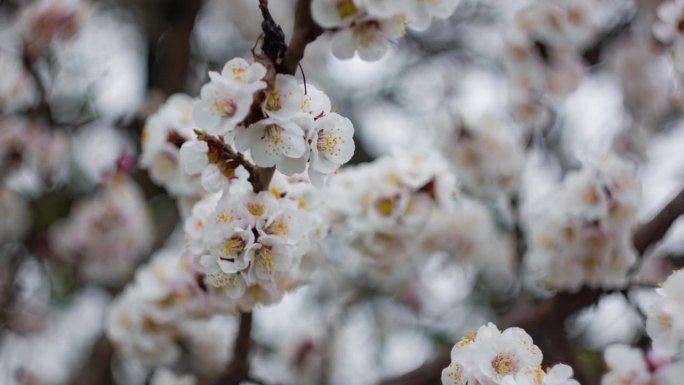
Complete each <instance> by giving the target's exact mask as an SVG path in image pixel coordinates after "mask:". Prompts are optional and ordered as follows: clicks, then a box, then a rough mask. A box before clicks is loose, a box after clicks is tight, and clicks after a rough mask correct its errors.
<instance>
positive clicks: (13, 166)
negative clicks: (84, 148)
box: [0, 117, 70, 195]
mask: <svg viewBox="0 0 684 385" xmlns="http://www.w3.org/2000/svg"><path fill="white" fill-rule="evenodd" d="M69 149H70V145H69V139H68V136H67V135H66V133H64V132H63V131H58V130H54V129H50V128H48V127H47V126H45V125H42V124H39V123H32V122H29V121H28V120H24V119H20V118H13V117H9V118H5V119H3V120H0V179H4V181H5V182H6V183H7V185H8V186H9V187H11V188H13V189H15V190H18V191H21V192H23V193H26V194H29V195H37V194H39V193H41V192H43V191H44V190H47V189H51V188H54V187H57V186H59V185H61V184H62V183H64V182H65V181H66V179H67V177H68V176H69V173H68V171H69V170H68V167H67V165H68V161H69V159H68V156H69Z"/></svg>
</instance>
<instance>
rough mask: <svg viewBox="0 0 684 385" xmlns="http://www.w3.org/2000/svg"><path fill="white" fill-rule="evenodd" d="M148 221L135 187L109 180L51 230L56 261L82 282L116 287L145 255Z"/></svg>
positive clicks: (149, 229)
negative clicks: (75, 272)
mask: <svg viewBox="0 0 684 385" xmlns="http://www.w3.org/2000/svg"><path fill="white" fill-rule="evenodd" d="M152 241H153V228H152V222H151V219H150V216H149V213H148V212H147V207H146V206H145V200H144V196H143V194H142V191H141V190H140V188H139V187H138V186H137V185H136V184H135V183H134V182H133V181H131V180H129V179H128V178H126V177H125V176H123V175H115V176H113V177H112V178H110V179H108V180H107V181H106V183H105V186H104V188H103V189H102V191H100V192H99V193H98V194H97V195H96V196H94V197H91V198H88V199H83V200H81V201H79V202H78V203H76V205H75V206H74V207H73V208H72V210H71V213H70V214H69V217H68V218H66V219H64V220H62V221H61V222H59V223H57V224H56V225H54V226H53V227H52V228H51V230H50V244H51V247H52V249H53V252H54V253H55V254H56V256H57V257H58V258H59V259H60V260H62V261H64V262H65V263H67V264H69V265H71V266H73V267H74V268H76V269H77V271H78V274H79V276H80V278H81V279H83V280H85V281H88V282H96V283H100V284H103V285H111V286H114V287H116V286H117V285H120V284H121V283H123V282H125V281H126V280H127V278H129V277H130V276H131V274H132V273H133V271H134V269H135V267H136V265H137V263H138V262H139V261H140V260H142V258H143V257H145V256H146V254H147V253H148V252H149V251H150V248H151V246H152Z"/></svg>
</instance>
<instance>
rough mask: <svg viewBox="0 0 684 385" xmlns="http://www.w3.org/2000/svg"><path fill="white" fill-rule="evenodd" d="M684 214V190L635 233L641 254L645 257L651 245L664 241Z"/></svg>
mask: <svg viewBox="0 0 684 385" xmlns="http://www.w3.org/2000/svg"><path fill="white" fill-rule="evenodd" d="M682 214H684V189H682V190H681V191H680V192H679V194H677V195H676V196H675V197H674V198H673V199H672V200H671V201H670V203H668V204H667V205H665V207H663V208H662V209H661V210H660V212H658V214H656V215H655V216H654V217H653V218H652V219H651V220H650V221H648V222H647V223H645V224H643V225H641V227H639V229H637V231H636V232H635V233H634V247H635V248H636V249H637V251H638V252H639V254H642V255H643V254H644V252H646V250H648V248H649V247H650V246H651V245H653V244H655V243H656V242H658V241H660V240H661V239H663V237H664V236H665V234H667V231H668V230H669V229H670V226H672V223H673V222H674V221H675V220H676V219H677V218H679V216H680V215H682Z"/></svg>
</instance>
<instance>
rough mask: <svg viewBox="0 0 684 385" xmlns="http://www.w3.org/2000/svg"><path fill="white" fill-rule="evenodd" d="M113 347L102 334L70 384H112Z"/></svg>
mask: <svg viewBox="0 0 684 385" xmlns="http://www.w3.org/2000/svg"><path fill="white" fill-rule="evenodd" d="M113 355H114V347H113V346H112V344H111V343H110V342H109V339H108V338H107V336H105V335H102V336H101V337H100V338H99V339H98V340H97V342H96V343H95V346H93V350H92V352H91V353H90V356H89V357H88V360H87V361H86V362H85V364H84V365H83V368H82V369H81V371H80V372H79V373H78V374H77V375H76V377H74V379H73V381H72V382H71V385H91V384H98V385H114V384H115V382H114V378H113V377H112V356H113Z"/></svg>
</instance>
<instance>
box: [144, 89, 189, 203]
mask: <svg viewBox="0 0 684 385" xmlns="http://www.w3.org/2000/svg"><path fill="white" fill-rule="evenodd" d="M193 103H194V100H193V99H192V98H190V97H189V96H187V95H184V94H175V95H172V96H171V97H169V99H168V100H167V101H166V103H164V104H163V105H162V106H161V107H160V108H159V110H158V111H157V112H156V113H154V114H153V115H152V116H150V117H149V118H148V119H147V122H146V123H145V128H144V129H143V133H142V137H141V142H142V154H141V156H140V166H141V167H142V168H145V169H148V170H149V173H150V178H151V179H152V181H154V182H155V183H158V184H160V185H162V186H164V187H165V188H166V189H167V190H168V191H169V193H171V194H174V195H198V193H199V191H198V187H199V181H198V180H197V177H195V176H192V175H190V174H189V173H188V172H187V171H186V170H184V169H183V168H182V167H180V166H179V164H180V148H181V146H182V145H183V144H184V143H185V142H187V141H189V140H191V139H192V138H194V133H193V128H194V125H193V123H192V116H191V115H192V105H193ZM190 168H191V169H192V167H190Z"/></svg>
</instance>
